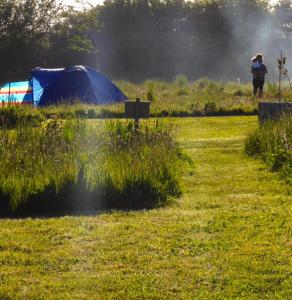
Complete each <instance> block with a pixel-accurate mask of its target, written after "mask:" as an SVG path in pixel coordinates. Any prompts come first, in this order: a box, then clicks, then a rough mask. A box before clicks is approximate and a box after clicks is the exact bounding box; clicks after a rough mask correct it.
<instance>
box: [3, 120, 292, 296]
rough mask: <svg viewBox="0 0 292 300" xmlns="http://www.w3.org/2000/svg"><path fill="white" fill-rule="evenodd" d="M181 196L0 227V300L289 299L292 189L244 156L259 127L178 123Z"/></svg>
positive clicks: (239, 123) (230, 122)
mask: <svg viewBox="0 0 292 300" xmlns="http://www.w3.org/2000/svg"><path fill="white" fill-rule="evenodd" d="M170 121H171V122H173V123H175V124H177V125H178V130H179V135H178V136H179V138H180V143H181V144H182V146H183V148H184V149H185V151H186V153H188V154H189V155H190V156H191V157H192V159H193V161H194V165H193V166H188V167H186V169H185V170H184V174H183V175H184V176H183V181H182V187H183V192H184V194H183V196H182V198H180V199H179V200H178V201H177V202H176V203H174V204H173V205H172V206H170V207H167V208H161V209H157V210H150V211H139V212H127V213H126V212H113V213H100V214H98V215H95V216H80V217H70V216H68V217H63V218H50V219H19V220H17V219H14V220H13V219H2V220H0V299H53V298H54V299H196V298H197V299H228V298H237V299H238V298H244V299H291V298H292V281H291V275H292V274H291V273H292V271H291V270H292V257H291V248H292V243H291V200H292V196H291V187H289V186H288V185H287V184H285V183H284V182H283V181H281V180H280V179H279V178H278V175H277V174H275V173H271V172H269V171H268V170H267V169H266V167H265V165H264V163H262V162H261V161H259V160H254V159H252V158H249V157H247V156H246V155H245V154H244V139H245V137H246V135H247V134H248V133H249V132H250V131H252V130H254V129H255V128H256V126H257V119H256V117H225V118H221V117H217V118H184V119H175V120H170Z"/></svg>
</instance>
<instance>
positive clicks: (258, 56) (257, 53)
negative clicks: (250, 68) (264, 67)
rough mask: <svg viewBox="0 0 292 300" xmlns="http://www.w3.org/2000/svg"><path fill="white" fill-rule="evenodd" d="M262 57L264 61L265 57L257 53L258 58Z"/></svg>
mask: <svg viewBox="0 0 292 300" xmlns="http://www.w3.org/2000/svg"><path fill="white" fill-rule="evenodd" d="M260 57H261V58H262V59H264V56H263V55H262V53H257V54H256V58H257V59H259V58H260Z"/></svg>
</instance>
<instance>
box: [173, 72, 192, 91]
mask: <svg viewBox="0 0 292 300" xmlns="http://www.w3.org/2000/svg"><path fill="white" fill-rule="evenodd" d="M175 83H176V84H177V85H178V86H179V87H181V88H182V87H185V86H186V85H188V83H189V81H188V78H187V76H186V75H185V74H179V75H177V76H176V77H175Z"/></svg>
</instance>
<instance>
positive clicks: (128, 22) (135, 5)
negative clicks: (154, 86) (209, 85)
mask: <svg viewBox="0 0 292 300" xmlns="http://www.w3.org/2000/svg"><path fill="white" fill-rule="evenodd" d="M291 32H292V0H282V1H280V2H279V3H278V4H277V5H276V6H275V7H274V8H271V7H270V5H269V1H266V0H228V1H227V0H198V1H193V2H187V1H184V0H105V2H104V3H103V4H102V5H98V6H91V7H89V8H87V9H84V10H82V11H77V10H76V9H73V8H72V7H69V8H68V7H67V8H66V7H64V6H62V5H60V4H59V1H57V0H0V66H1V71H0V82H2V83H3V82H5V81H15V80H22V79H25V78H27V76H28V74H29V70H31V69H32V68H34V67H37V66H40V67H66V66H70V65H80V64H83V65H89V66H92V67H95V68H98V69H100V70H101V71H102V72H104V73H105V74H107V75H108V76H110V77H111V78H115V79H125V80H131V81H141V80H144V79H146V78H158V79H166V80H170V79H172V78H173V77H174V76H176V75H177V74H181V73H183V74H185V75H186V76H187V77H188V78H190V79H196V78H199V77H203V76H208V77H211V78H214V79H223V80H224V79H226V80H235V79H236V78H240V79H242V80H245V79H247V78H248V76H249V58H250V56H251V55H253V54H254V52H255V51H262V52H264V54H265V55H266V58H267V62H269V63H270V64H272V59H274V57H275V55H277V53H278V52H279V50H280V48H283V50H284V51H286V52H289V51H290V50H292V47H291V45H290V44H291ZM287 54H288V56H289V53H287Z"/></svg>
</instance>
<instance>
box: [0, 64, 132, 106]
mask: <svg viewBox="0 0 292 300" xmlns="http://www.w3.org/2000/svg"><path fill="white" fill-rule="evenodd" d="M126 99H127V98H126V96H125V95H124V94H123V93H122V92H121V91H120V90H119V89H118V88H117V87H116V86H115V85H114V84H113V83H112V82H111V81H110V80H109V79H107V78H106V77H105V76H103V75H102V74H101V73H99V72H98V71H97V70H95V69H92V68H90V67H83V66H74V67H70V68H66V69H42V68H36V69H34V70H32V71H31V78H30V80H29V81H21V82H10V83H6V84H4V85H3V86H1V87H0V106H2V105H23V104H34V105H35V106H39V105H49V104H58V103H70V102H71V101H75V100H77V101H80V102H83V103H91V104H107V103H116V102H121V101H124V100H126Z"/></svg>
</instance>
